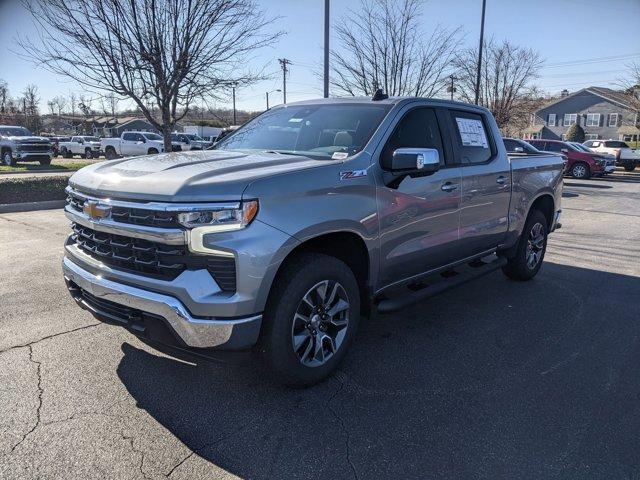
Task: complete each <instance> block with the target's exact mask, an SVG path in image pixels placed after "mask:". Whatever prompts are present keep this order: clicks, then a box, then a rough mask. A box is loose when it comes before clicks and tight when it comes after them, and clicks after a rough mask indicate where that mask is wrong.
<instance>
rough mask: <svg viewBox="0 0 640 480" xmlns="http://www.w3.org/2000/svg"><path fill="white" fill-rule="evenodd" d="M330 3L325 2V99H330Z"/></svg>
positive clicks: (328, 1) (328, 0)
mask: <svg viewBox="0 0 640 480" xmlns="http://www.w3.org/2000/svg"><path fill="white" fill-rule="evenodd" d="M329 3H330V0H324V98H329Z"/></svg>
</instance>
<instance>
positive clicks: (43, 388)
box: [0, 171, 640, 479]
mask: <svg viewBox="0 0 640 480" xmlns="http://www.w3.org/2000/svg"><path fill="white" fill-rule="evenodd" d="M565 194H566V195H565V198H564V199H563V202H564V203H563V209H564V213H563V219H562V223H563V228H562V229H561V230H560V231H558V232H556V233H555V234H554V235H553V236H552V238H551V240H550V245H549V249H548V252H547V257H546V264H545V265H544V266H543V268H542V270H541V272H540V275H539V276H538V277H537V278H536V279H535V280H534V281H533V282H529V283H514V282H510V281H508V280H507V279H506V278H505V277H504V276H502V275H501V274H500V273H494V274H491V275H490V276H487V277H485V278H484V279H482V280H480V281H476V282H473V283H469V284H467V285H464V286H462V287H460V288H458V289H455V290H451V291H449V292H447V293H445V294H442V295H440V296H438V297H436V298H433V299H431V300H429V301H426V302H423V303H421V304H417V305H415V306H413V307H411V308H408V309H406V310H405V311H403V312H401V313H399V314H393V315H374V316H373V317H372V318H371V319H368V320H365V321H363V322H362V323H361V327H360V332H359V335H358V339H357V341H356V343H355V344H354V345H353V347H352V350H351V352H350V354H349V355H348V356H347V358H346V359H345V362H344V363H343V365H342V366H341V368H340V370H339V371H338V373H337V374H336V375H335V376H334V377H333V378H331V379H330V380H328V381H326V382H324V383H322V384H320V385H318V386H316V387H314V388H310V389H307V390H289V389H286V388H284V387H280V386H278V385H274V384H272V383H270V381H269V379H268V377H266V376H265V375H264V372H263V371H262V370H261V369H260V366H251V365H250V366H237V365H226V364H222V363H213V362H200V361H193V360H192V359H191V360H190V359H187V358H180V359H179V358H174V357H173V356H170V355H168V354H166V353H162V352H159V351H157V350H155V349H153V348H151V347H149V346H148V345H146V344H145V343H143V342H141V341H139V340H138V339H136V338H135V337H134V336H132V335H131V334H130V333H128V332H127V331H125V330H124V329H121V328H119V327H116V326H111V325H105V324H102V323H100V322H98V321H96V320H95V319H94V318H93V317H92V316H91V315H89V314H88V313H87V312H85V311H82V310H80V309H79V308H78V307H77V306H76V305H75V303H74V302H73V301H72V300H71V298H70V297H69V296H68V294H67V292H66V290H65V286H64V282H63V280H62V276H61V271H60V260H61V258H62V244H63V241H64V238H65V236H66V234H67V230H68V225H67V221H66V219H65V218H64V216H63V215H62V213H61V212H59V211H41V212H30V213H16V214H0V272H1V273H2V281H1V282H0V479H5V478H6V479H36V478H37V479H58V478H69V479H70V478H82V479H93V478H96V479H97V478H116V479H164V478H171V479H187V478H189V479H193V478H256V479H270V478H292V479H293V478H295V479H298V478H320V477H322V478H336V479H339V478H346V479H365V478H367V479H372V478H416V479H417V478H420V479H427V478H489V479H496V478H509V479H513V478H535V479H540V478H573V477H578V478H582V479H584V478H618V479H623V478H640V455H638V452H639V451H640V436H639V435H638V432H639V431H640V402H639V400H640V376H638V374H637V369H638V364H639V363H640V326H639V324H638V318H640V306H639V305H640V303H639V301H638V299H639V298H640V261H639V258H640V172H635V173H632V174H627V173H622V172H619V171H618V172H616V173H615V174H614V175H613V176H612V177H610V178H609V179H606V180H600V179H594V180H588V181H574V180H571V179H567V180H566V186H565Z"/></svg>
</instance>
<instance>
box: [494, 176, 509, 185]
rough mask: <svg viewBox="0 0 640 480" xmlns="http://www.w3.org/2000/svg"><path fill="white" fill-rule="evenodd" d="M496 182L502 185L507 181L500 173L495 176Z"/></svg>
mask: <svg viewBox="0 0 640 480" xmlns="http://www.w3.org/2000/svg"><path fill="white" fill-rule="evenodd" d="M496 182H497V183H499V184H500V185H504V184H505V183H507V177H505V176H504V175H500V176H499V177H498V178H496Z"/></svg>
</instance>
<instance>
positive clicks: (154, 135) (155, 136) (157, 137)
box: [144, 133, 162, 140]
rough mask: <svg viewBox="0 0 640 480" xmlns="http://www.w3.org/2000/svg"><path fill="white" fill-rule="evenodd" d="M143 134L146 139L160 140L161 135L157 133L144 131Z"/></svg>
mask: <svg viewBox="0 0 640 480" xmlns="http://www.w3.org/2000/svg"><path fill="white" fill-rule="evenodd" d="M144 136H145V138H146V139H147V140H162V137H161V136H160V135H158V134H157V133H145V134H144Z"/></svg>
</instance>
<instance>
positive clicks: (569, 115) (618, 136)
mask: <svg viewBox="0 0 640 480" xmlns="http://www.w3.org/2000/svg"><path fill="white" fill-rule="evenodd" d="M639 122H640V119H639V115H638V110H637V109H636V108H634V107H633V105H632V103H631V98H630V96H629V94H627V93H625V92H620V91H617V90H612V89H610V88H604V87H588V88H583V89H582V90H579V91H577V92H575V93H572V94H569V95H566V96H564V97H561V98H559V99H557V100H554V101H553V102H551V103H549V104H547V105H545V106H544V107H542V108H541V109H540V110H538V111H537V112H536V113H535V115H533V118H532V121H531V125H530V126H529V127H527V128H526V129H525V130H524V137H525V138H546V139H550V140H564V138H565V135H566V133H567V130H569V127H570V126H571V125H573V124H574V123H578V124H579V125H580V126H581V127H582V128H583V129H584V132H585V135H586V139H587V140H591V139H594V140H595V139H604V140H609V139H613V140H625V141H637V140H638V139H639V137H640V128H639V126H640V124H639Z"/></svg>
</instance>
